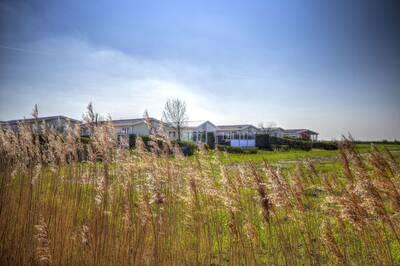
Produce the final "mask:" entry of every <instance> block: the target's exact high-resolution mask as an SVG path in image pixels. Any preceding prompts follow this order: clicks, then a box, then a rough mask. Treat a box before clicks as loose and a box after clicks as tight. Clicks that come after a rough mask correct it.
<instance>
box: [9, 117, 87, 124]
mask: <svg viewBox="0 0 400 266" xmlns="http://www.w3.org/2000/svg"><path fill="white" fill-rule="evenodd" d="M58 119H59V120H61V119H64V120H69V121H71V122H76V123H78V122H80V121H79V120H77V119H73V118H69V117H66V116H63V115H55V116H44V117H38V118H37V120H38V121H39V123H41V122H43V121H45V122H47V121H52V120H58ZM22 122H25V123H33V122H35V118H22V119H14V120H8V121H2V122H1V124H3V125H16V124H18V123H22Z"/></svg>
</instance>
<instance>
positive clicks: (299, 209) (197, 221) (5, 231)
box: [0, 125, 400, 265]
mask: <svg viewBox="0 0 400 266" xmlns="http://www.w3.org/2000/svg"><path fill="white" fill-rule="evenodd" d="M79 134H80V130H79V128H74V129H70V130H69V131H68V134H67V135H66V136H65V137H60V136H58V135H57V134H56V133H55V132H52V131H49V132H45V133H44V134H43V135H42V136H41V138H42V139H41V141H39V139H38V138H37V136H35V135H34V134H33V133H32V132H31V131H30V129H29V128H28V127H25V126H24V125H21V128H20V134H14V133H13V132H11V131H2V130H0V264H1V265H399V264H400V235H399V234H400V231H399V230H400V180H399V178H400V165H399V160H398V146H390V147H388V148H389V149H390V150H392V153H387V152H386V151H383V150H382V149H381V148H382V147H381V146H379V147H378V148H379V149H372V150H371V149H370V148H369V147H367V146H365V145H361V146H358V147H355V146H354V145H352V144H351V143H350V142H348V141H345V142H343V145H344V146H343V149H342V150H341V153H339V152H338V151H322V150H313V151H310V152H297V151H289V152H279V153H278V152H276V153H275V152H260V153H259V154H255V155H232V156H230V157H229V158H226V157H224V156H225V155H224V154H222V153H218V152H208V151H205V150H201V151H200V152H199V153H197V154H195V155H194V156H192V157H190V158H187V157H184V156H183V155H182V153H181V151H180V149H179V148H177V147H174V146H171V145H170V142H168V140H164V141H163V142H162V143H163V144H162V145H161V146H159V145H158V144H157V142H153V143H151V145H152V151H151V152H149V151H147V150H146V149H145V147H144V143H143V141H141V139H138V140H137V149H136V150H135V151H129V150H127V149H126V145H124V143H119V144H118V143H117V142H116V140H115V139H114V137H113V134H112V131H111V129H110V128H109V127H108V125H101V126H98V127H94V128H93V135H92V137H91V141H90V142H89V143H88V144H82V143H80V142H79V139H80V138H79ZM159 141H160V139H159ZM170 152H172V155H171V153H170ZM83 154H86V155H87V156H86V157H83ZM337 157H340V160H338V159H337ZM263 158H265V159H267V160H268V162H269V163H264V162H263ZM304 158H308V159H309V160H306V161H304ZM298 162H302V163H300V164H299V163H298Z"/></svg>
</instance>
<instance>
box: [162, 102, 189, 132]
mask: <svg viewBox="0 0 400 266" xmlns="http://www.w3.org/2000/svg"><path fill="white" fill-rule="evenodd" d="M163 114H164V119H165V120H166V122H168V123H169V124H171V125H172V126H173V127H175V128H176V131H177V134H178V140H181V131H182V127H183V126H184V125H185V123H186V122H187V120H188V117H187V115H186V103H185V102H184V101H182V100H180V99H178V98H177V99H169V100H168V101H167V102H166V103H165V107H164V113H163Z"/></svg>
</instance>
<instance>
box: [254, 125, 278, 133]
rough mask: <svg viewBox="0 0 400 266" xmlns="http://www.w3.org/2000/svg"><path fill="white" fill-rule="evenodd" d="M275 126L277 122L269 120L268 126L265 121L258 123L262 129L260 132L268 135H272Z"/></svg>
mask: <svg viewBox="0 0 400 266" xmlns="http://www.w3.org/2000/svg"><path fill="white" fill-rule="evenodd" d="M275 127H276V123H275V122H268V123H267V126H266V127H264V123H263V122H261V123H259V124H258V128H259V129H260V132H261V133H263V134H266V135H270V134H271V133H272V131H273V130H274V128H275Z"/></svg>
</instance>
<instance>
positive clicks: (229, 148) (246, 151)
mask: <svg viewBox="0 0 400 266" xmlns="http://www.w3.org/2000/svg"><path fill="white" fill-rule="evenodd" d="M216 149H217V150H219V151H226V152H229V153H242V154H255V153H257V152H258V148H257V147H232V146H226V145H219V144H217V146H216Z"/></svg>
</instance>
